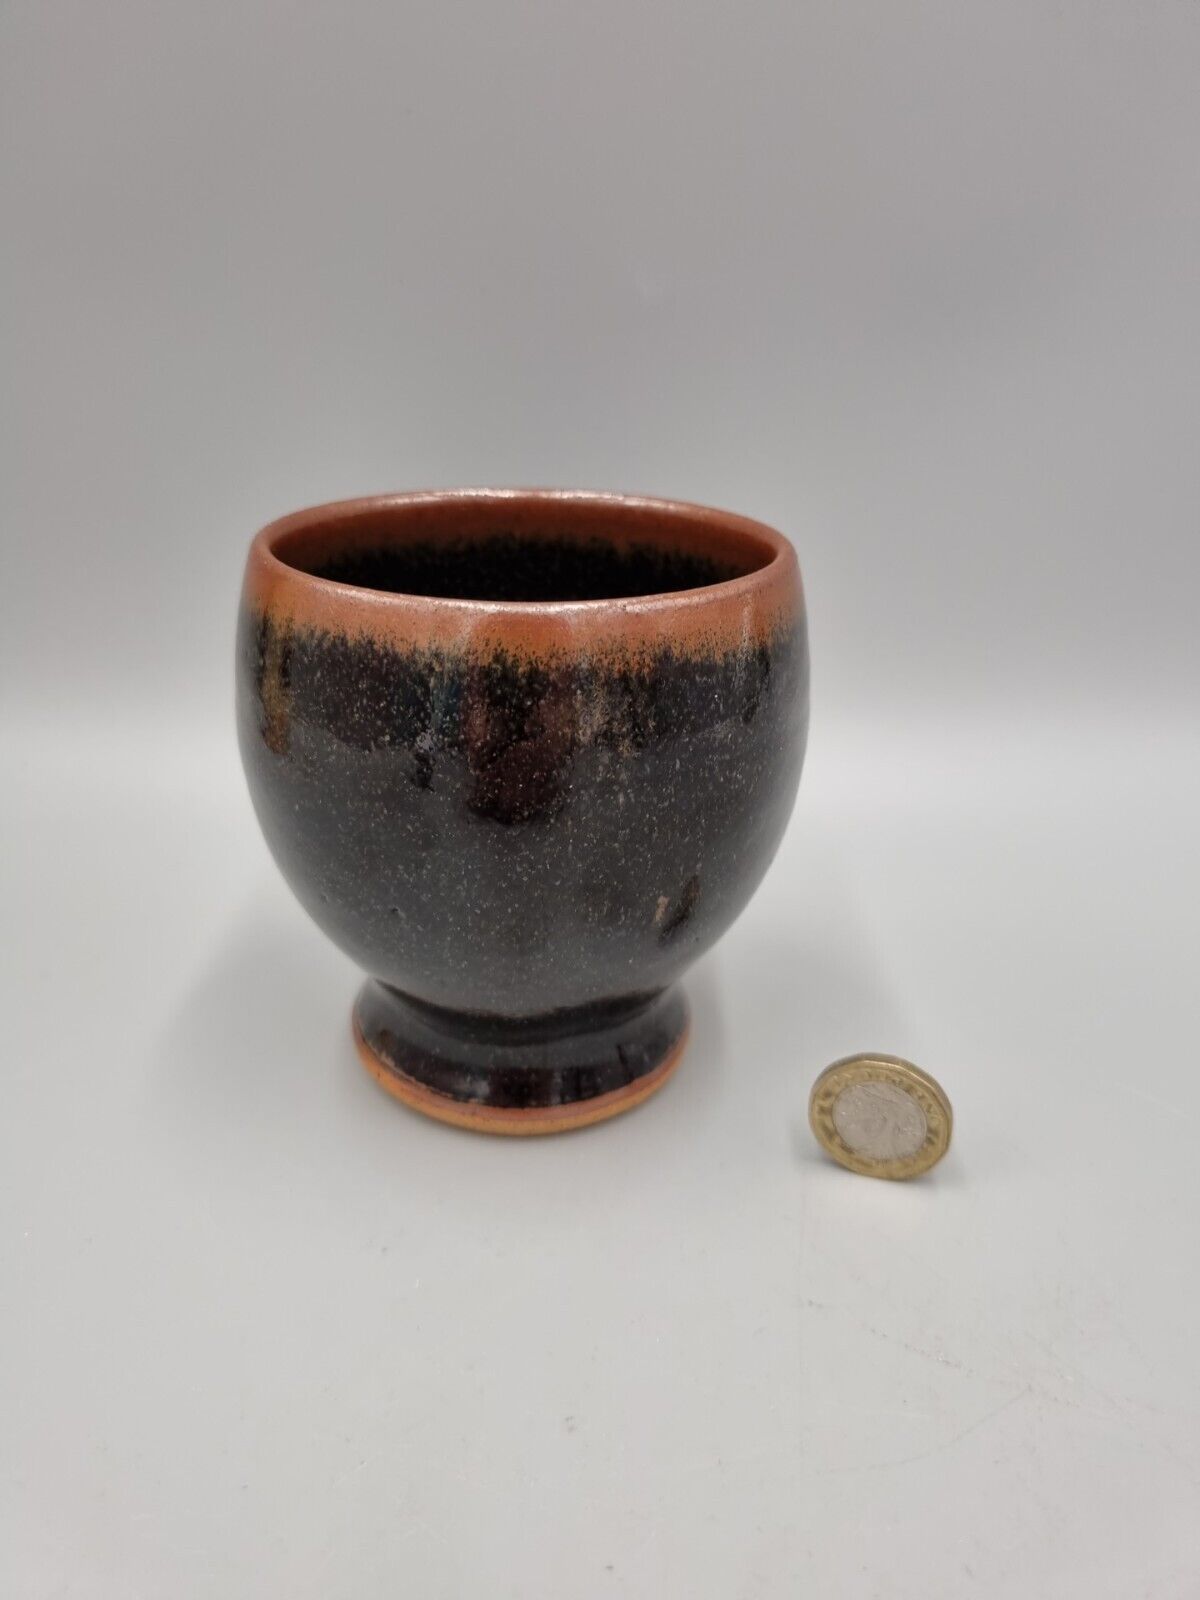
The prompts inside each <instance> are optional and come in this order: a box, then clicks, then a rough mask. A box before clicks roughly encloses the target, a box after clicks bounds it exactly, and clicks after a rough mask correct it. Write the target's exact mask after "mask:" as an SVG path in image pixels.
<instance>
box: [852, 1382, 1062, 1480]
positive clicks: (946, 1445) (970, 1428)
mask: <svg viewBox="0 0 1200 1600" xmlns="http://www.w3.org/2000/svg"><path fill="white" fill-rule="evenodd" d="M1032 1392H1033V1391H1032V1390H1031V1389H1029V1388H1024V1389H1019V1390H1018V1391H1017V1393H1016V1394H1010V1395H1009V1397H1008V1399H1007V1400H1002V1401H1001V1402H1000V1404H999V1405H998V1406H993V1407H992V1408H991V1410H990V1411H985V1412H984V1414H983V1415H982V1416H981V1417H976V1419H975V1421H974V1422H970V1423H968V1424H967V1426H966V1427H965V1428H963V1429H962V1431H961V1432H960V1433H956V1434H953V1435H952V1436H951V1437H950V1438H949V1439H942V1440H940V1441H939V1443H937V1444H935V1445H930V1447H929V1449H928V1450H918V1451H917V1453H916V1455H912V1456H900V1457H899V1458H898V1459H897V1460H895V1461H868V1462H865V1463H864V1464H863V1465H862V1466H858V1467H833V1468H831V1469H830V1470H832V1471H834V1472H888V1471H890V1470H891V1469H892V1468H893V1467H909V1466H912V1465H913V1463H914V1462H916V1461H926V1460H928V1458H929V1457H930V1456H936V1455H940V1454H941V1452H942V1451H943V1450H952V1449H953V1448H954V1446H955V1445H956V1444H961V1443H962V1441H963V1440H964V1439H967V1438H969V1437H970V1436H971V1434H973V1433H978V1431H979V1429H980V1428H982V1427H985V1426H986V1425H987V1424H988V1423H989V1422H991V1421H993V1420H994V1419H995V1418H996V1417H998V1416H1000V1415H1001V1413H1002V1412H1005V1411H1007V1410H1008V1409H1009V1407H1010V1406H1015V1405H1016V1403H1017V1401H1018V1400H1024V1399H1025V1397H1026V1396H1027V1395H1029V1394H1032Z"/></svg>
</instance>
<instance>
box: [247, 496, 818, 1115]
mask: <svg viewBox="0 0 1200 1600" xmlns="http://www.w3.org/2000/svg"><path fill="white" fill-rule="evenodd" d="M648 590H651V591H657V592H647V591H648ZM237 702H238V728H239V738H240V742H241V749H242V757H243V761H244V763H245V767H246V772H247V776H248V779H249V783H250V790H251V794H252V797H253V800H254V805H255V809H256V811H257V813H258V816H259V820H260V822H261V824H262V828H263V832H264V833H265V835H266V838H267V841H268V843H269V845H270V847H271V850H272V852H273V853H274V855H275V858H276V860H277V862H278V863H279V865H280V867H281V869H282V871H283V873H284V875H285V877H286V878H287V880H288V882H289V883H290V884H291V886H292V888H293V890H294V891H295V893H296V895H297V897H298V898H299V900H300V901H301V903H302V904H303V905H304V907H305V908H306V910H307V911H308V912H309V913H310V914H311V916H312V917H313V919H314V920H315V921H316V922H317V923H318V924H319V926H320V927H321V928H322V929H323V930H324V931H325V932H326V933H327V934H328V935H329V936H330V937H331V938H332V939H333V940H334V941H335V943H337V944H338V945H339V946H340V947H341V948H342V949H343V950H345V951H346V952H347V953H348V954H349V955H350V956H352V957H353V959H354V960H355V961H356V962H358V963H359V964H360V965H361V966H362V967H363V968H365V970H366V971H367V972H368V973H370V974H371V978H370V979H369V981H368V982H367V984H366V985H365V987H364V988H363V990H362V991H361V993H360V995H359V998H358V1001H357V1004H356V1007H355V1015H354V1024H355V1036H356V1039H357V1042H358V1046H359V1050H360V1053H361V1054H362V1056H363V1060H364V1062H365V1064H366V1065H367V1067H368V1069H369V1070H370V1071H371V1072H372V1074H373V1075H374V1076H375V1078H376V1079H377V1080H378V1081H379V1082H380V1083H382V1084H383V1086H384V1087H385V1088H387V1089H388V1090H389V1091H390V1092H391V1093H393V1094H395V1095H397V1096H398V1097H399V1098H401V1099H403V1100H405V1101H407V1102H408V1103H409V1104H411V1105H413V1106H415V1107H417V1108H418V1109H420V1110H422V1111H425V1112H427V1113H429V1114H431V1115H434V1116H438V1117H441V1118H442V1119H443V1120H446V1121H451V1122H457V1123H461V1124H464V1125H466V1126H471V1127H478V1128H483V1129H487V1130H489V1131H494V1132H546V1131H552V1130H554V1129H558V1128H567V1127H575V1126H579V1125H581V1124H582V1123H586V1122H591V1121H596V1120H599V1119H600V1118H602V1117H606V1116H610V1115H612V1114H613V1113H615V1112H617V1111H620V1110H624V1109H626V1108H627V1107H628V1106H631V1105H634V1104H637V1103H638V1102H639V1101H640V1100H642V1099H645V1098H646V1096H647V1095H648V1094H650V1093H651V1092H653V1090H654V1089H656V1088H658V1087H659V1086H660V1084H661V1083H662V1082H664V1081H665V1079H666V1077H667V1076H668V1075H669V1073H670V1071H671V1070H672V1069H673V1067H674V1065H675V1064H676V1062H677V1061H678V1058H679V1055H680V1053H681V1050H682V1047H683V1043H684V1039H685V1036H686V1030H687V1010H686V1005H685V1002H684V1000H683V997H682V994H681V992H680V990H679V989H678V988H677V987H676V986H675V985H676V980H677V979H678V977H679V975H680V973H681V972H683V970H684V969H685V968H686V967H687V966H688V965H689V964H690V963H691V962H692V961H693V960H695V958H696V957H697V956H698V955H699V954H700V953H701V952H702V951H703V950H705V949H706V948H707V947H708V946H709V945H711V944H712V943H713V941H714V940H715V939H716V938H717V937H718V936H719V935H720V934H721V933H722V932H723V931H724V930H725V929H726V928H727V927H728V926H729V924H730V923H731V922H732V921H733V919H734V917H736V916H737V914H738V913H739V912H740V911H741V910H742V908H743V906H744V905H745V904H746V902H747V900H748V899H749V898H750V895H751V894H752V892H753V890H754V888H755V887H756V885H757V884H758V882H759V880H760V879H761V877H762V875H763V873H764V872H765V871H766V868H767V866H768V864H769V863H770V860H771V858H772V856H773V855H774V853H775V850H776V848H777V847H778V844H779V841H780V839H781V837H782V835H783V830H784V827H785V826H786V823H787V819H788V816H789V814H790V812H791V808H792V804H793V801H794V798H795V793H796V787H797V784H798V782H799V777H800V768H801V763H802V761H803V755H804V740H805V732H806V726H807V706H808V656H807V644H806V634H805V621H804V606H803V596H802V591H801V586H800V577H799V570H798V567H797V563H796V558H795V554H794V552H793V551H792V548H791V546H790V545H789V544H788V543H787V541H786V540H785V539H783V538H782V537H781V536H780V535H779V534H777V533H775V532H774V531H773V530H771V529H769V528H766V527H764V526H763V525H761V524H759V523H754V522H751V521H749V520H747V519H745V518H741V517H736V516H733V515H731V514H729V513H726V512H718V511H711V510H708V509H705V508H702V507H697V506H689V505H685V504H682V503H678V502H668V501H653V500H644V499H633V498H628V497H621V496H611V495H593V494H574V493H565V492H549V491H463V492H457V493H434V494H424V495H401V496H393V497H388V498H379V499H371V500H361V501H348V502H341V503H339V504H336V505H332V506H323V507H318V508H316V509H314V510H311V511H305V512H300V513H298V514H297V515H295V516H292V517H288V518H285V519H283V520H282V521H280V522H277V523H273V524H272V525H271V526H270V527H268V528H266V529H264V530H263V532H262V533H260V534H259V535H258V537H257V539H256V540H255V541H254V544H253V546H252V547H251V551H250V557H249V561H248V564H247V570H246V580H245V586H244V591H243V597H242V606H241V614H240V620H239V628H238V658H237Z"/></svg>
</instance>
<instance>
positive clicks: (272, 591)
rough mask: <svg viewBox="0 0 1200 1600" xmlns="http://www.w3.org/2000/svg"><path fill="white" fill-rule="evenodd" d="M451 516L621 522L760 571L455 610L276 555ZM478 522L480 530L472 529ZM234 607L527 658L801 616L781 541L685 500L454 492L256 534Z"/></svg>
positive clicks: (799, 593)
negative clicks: (482, 644) (347, 534)
mask: <svg viewBox="0 0 1200 1600" xmlns="http://www.w3.org/2000/svg"><path fill="white" fill-rule="evenodd" d="M447 507H458V508H460V509H461V510H463V511H464V513H467V514H469V513H470V512H471V510H472V509H474V510H475V511H476V512H477V513H478V512H479V510H480V508H495V507H505V508H507V509H508V510H509V511H510V512H512V513H514V514H516V515H525V516H527V517H529V518H530V519H531V520H534V519H536V517H537V516H538V515H539V514H540V513H542V512H544V511H545V510H546V509H547V508H552V507H572V508H576V510H577V512H579V513H581V515H582V519H583V520H584V521H585V522H586V520H587V519H588V518H589V517H591V518H592V519H594V520H595V521H596V522H597V523H598V522H599V520H600V518H601V517H602V516H603V515H605V514H609V515H613V516H615V517H617V518H619V517H620V516H622V515H623V514H626V513H629V514H630V524H629V525H630V528H631V529H632V528H634V527H635V526H637V525H638V523H640V525H641V526H642V528H643V529H650V528H656V529H657V531H658V535H659V538H660V541H661V542H669V541H667V540H665V539H664V538H663V534H664V530H667V529H669V528H670V526H671V524H672V523H673V522H675V521H676V520H677V522H678V525H679V526H680V527H681V528H683V527H686V528H687V529H689V530H690V531H691V532H692V533H693V534H694V535H697V536H698V543H697V544H694V545H693V546H692V548H693V550H694V551H696V552H697V553H703V552H704V550H705V548H706V547H707V548H708V549H709V550H714V549H715V550H720V549H724V550H726V551H729V550H731V549H735V548H736V549H740V550H742V551H743V552H750V553H757V554H760V555H762V556H765V559H764V560H763V561H762V563H761V565H759V566H756V567H754V568H753V569H752V570H750V571H747V572H741V573H738V574H737V575H735V576H733V577H731V578H723V579H720V580H718V581H717V582H714V583H707V584H702V585H700V586H697V587H694V588H689V589H672V590H663V591H659V592H655V593H650V594H646V595H635V596H630V597H622V598H616V599H614V598H607V599H604V598H601V599H563V600H494V599H465V598H462V597H457V596H452V595H414V594H407V593H403V592H396V591H390V590H384V589H376V588H370V587H367V586H362V585H358V584H352V583H345V582H343V581H341V580H339V579H334V578H327V577H322V576H319V575H318V574H316V573H313V572H308V571H305V570H304V569H303V568H302V567H298V566H294V565H292V564H291V563H290V562H289V561H288V560H286V559H285V558H284V555H283V554H282V553H281V552H280V546H281V544H284V543H285V542H287V541H292V540H295V541H300V540H302V539H303V538H304V536H305V535H306V534H312V533H314V532H315V531H316V530H319V529H321V528H323V527H328V528H331V529H332V528H335V527H338V526H339V525H340V527H341V529H342V530H343V532H344V531H345V530H346V529H347V528H348V527H351V526H352V525H353V524H354V523H355V522H356V521H361V522H362V523H363V525H364V528H366V527H369V526H370V524H371V520H372V519H373V518H378V517H379V516H380V514H383V515H385V516H386V515H389V514H392V513H395V512H404V511H411V512H413V513H414V516H416V517H419V516H420V513H421V511H422V509H423V508H427V509H433V510H434V511H435V514H436V512H437V511H440V510H442V509H444V508H447ZM484 520H485V519H484ZM243 599H244V601H245V602H246V603H247V604H248V605H249V606H251V607H252V608H253V609H254V610H257V611H259V612H263V613H267V612H270V613H271V614H272V615H274V616H276V617H278V618H280V619H287V620H288V621H290V622H292V623H295V624H299V625H308V626H312V627H318V628H320V627H334V628H337V629H340V630H343V631H346V632H350V633H355V634H367V635H371V636H373V637H375V638H377V639H379V640H380V641H387V642H392V643H405V644H407V643H413V642H418V643H439V644H447V643H451V642H457V641H461V640H463V639H465V638H466V637H468V636H469V637H471V638H472V639H476V640H480V641H482V640H483V639H484V638H485V637H486V638H492V639H495V640H497V641H501V642H503V643H504V644H505V645H519V646H520V647H521V648H531V649H536V650H539V651H540V650H542V649H556V648H566V647H568V646H567V641H568V638H570V639H575V640H577V639H578V638H579V637H580V630H583V632H584V633H586V634H587V635H589V636H595V635H598V634H599V633H600V632H603V633H604V634H605V635H606V636H609V635H613V634H614V633H617V632H619V633H620V634H621V635H622V636H623V638H624V639H625V641H626V643H628V644H634V643H649V642H651V641H652V639H654V638H663V639H667V638H673V639H675V640H678V642H679V643H680V644H681V645H682V644H683V643H684V642H685V641H690V642H691V643H693V644H696V645H697V646H698V645H699V643H700V640H701V639H702V637H703V636H705V635H708V636H709V640H710V642H714V641H715V640H716V639H717V638H718V637H720V638H722V639H724V640H725V641H726V642H729V641H730V640H731V639H732V638H733V637H734V636H736V635H741V636H742V637H743V638H748V637H749V636H751V635H757V636H761V635H763V634H765V633H767V632H770V631H773V629H774V627H775V626H776V625H777V624H778V623H779V621H780V620H781V619H788V618H794V617H795V616H796V615H797V613H799V614H800V615H801V616H802V615H803V609H804V601H803V589H802V585H801V580H800V569H799V563H798V561H797V558H796V552H795V550H794V549H793V547H792V545H791V543H790V541H789V540H788V539H787V538H785V537H784V535H783V534H782V533H780V532H778V530H776V529H775V528H772V527H771V526H770V525H769V524H767V523H764V522H759V521H756V520H755V519H754V518H751V517H746V516H743V515H741V514H740V513H738V512H733V511H725V510H721V509H718V508H716V507H713V506H706V505H702V504H698V503H696V502H692V501H687V500H676V499H666V498H660V497H657V496H652V495H633V494H621V493H612V492H608V491H602V490H588V489H548V488H486V487H483V488H456V489H422V490H412V491H406V492H403V493H396V494H377V495H363V496H356V497H353V498H350V499H343V500H331V501H325V502H323V503H321V504H319V505H313V506H308V507H305V508H303V509H302V510H299V511H293V512H291V513H289V514H288V515H286V516H283V517H278V518H276V519H275V520H274V521H272V522H269V523H267V524H266V526H265V527H263V528H262V529H260V531H259V532H258V533H257V534H256V535H255V538H254V540H253V542H252V544H251V546H250V554H249V557H248V560H247V565H246V578H245V586H244V589H243Z"/></svg>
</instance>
